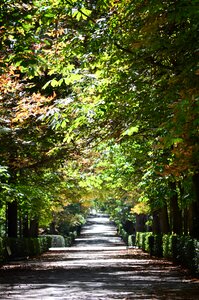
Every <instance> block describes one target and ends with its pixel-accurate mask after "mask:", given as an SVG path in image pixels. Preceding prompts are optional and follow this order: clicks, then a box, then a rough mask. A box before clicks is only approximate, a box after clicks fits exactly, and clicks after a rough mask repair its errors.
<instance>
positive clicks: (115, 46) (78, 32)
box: [0, 0, 199, 237]
mask: <svg viewBox="0 0 199 300" xmlns="http://www.w3.org/2000/svg"><path fill="white" fill-rule="evenodd" d="M198 4H199V2H198V0H194V1H184V0H178V1H159V0H155V1H144V0H139V1H138V0H134V1H131V0H128V1H124V0H121V1H114V0H103V1H91V0H85V1H81V0H69V1H68V0H56V1H55V0H53V1H46V0H42V1H37V0H32V1H21V0H18V1H13V0H9V1H7V0H5V1H3V3H2V4H1V11H0V23H1V27H0V32H1V36H2V38H1V51H0V55H1V59H0V67H1V69H0V82H1V86H0V89H1V96H0V143H1V147H0V180H1V181H0V187H1V194H2V197H1V215H2V216H3V215H4V217H2V218H3V220H4V219H5V215H6V213H5V210H6V207H8V209H7V211H8V213H7V216H8V225H7V226H8V228H9V227H10V228H12V227H13V226H15V227H16V222H17V218H18V215H19V214H18V215H17V213H16V211H17V209H18V211H19V212H20V214H21V218H22V219H23V218H26V217H27V216H28V218H30V219H31V220H35V219H36V220H37V221H38V222H39V225H40V226H44V225H46V226H47V224H49V223H50V222H51V221H52V219H53V218H54V216H55V213H57V214H60V211H65V210H66V208H67V206H68V209H69V206H70V205H73V204H74V203H76V204H77V203H78V205H79V206H78V207H82V209H83V210H84V209H86V208H88V207H89V206H91V205H92V203H93V201H94V202H95V201H98V202H99V203H100V202H102V203H103V204H102V205H103V206H104V205H107V207H109V209H110V207H112V208H111V210H112V212H113V211H114V209H115V212H116V211H117V210H118V209H119V211H121V207H123V206H124V207H126V208H127V211H128V213H127V215H128V216H127V215H126V217H127V218H129V219H132V214H135V215H139V214H142V213H143V214H146V212H147V214H149V215H151V216H153V220H154V222H155V220H157V216H158V218H159V222H160V221H161V220H164V222H163V223H164V224H163V225H162V228H161V231H162V232H167V231H171V232H175V233H178V232H181V233H182V232H184V233H187V232H189V233H190V234H191V235H193V236H194V237H198V233H197V232H199V230H198V228H199V222H198V221H197V220H198V218H197V214H198V212H199V190H198V182H199V173H198V172H199V170H198V160H199V157H198V153H199V151H198V150H199V149H198V147H199V146H198V144H199V143H198V130H199V127H198V126H199V105H198V103H199V102H198V100H199V99H198V86H199V84H198V83H199V82H198V75H199V70H198V54H199V53H198V49H199V47H198V46H199V45H198V23H199V22H198V20H199V15H198V14H199V11H198ZM111 203H112V204H111ZM113 207H115V208H114V209H113ZM122 209H123V208H122ZM78 210H79V208H78V209H77V211H78ZM14 211H15V213H14ZM71 211H73V210H71ZM13 214H14V215H15V221H16V222H15V224H14V225H13V224H12V222H11V224H10V223H9V219H10V218H13ZM125 214H126V213H125ZM174 215H175V216H178V218H177V217H176V218H174ZM177 219H178V224H177V223H175V222H176V220H177ZM132 220H133V219H132ZM160 223H161V222H160ZM156 227H157V226H155V224H154V228H156ZM154 230H155V229H154ZM8 232H9V230H8ZM10 234H11V235H15V236H16V235H17V231H16V230H15V231H14V232H12V230H11V232H10Z"/></svg>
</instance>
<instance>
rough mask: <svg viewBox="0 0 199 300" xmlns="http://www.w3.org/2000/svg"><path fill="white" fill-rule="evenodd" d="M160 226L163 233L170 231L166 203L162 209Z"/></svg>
mask: <svg viewBox="0 0 199 300" xmlns="http://www.w3.org/2000/svg"><path fill="white" fill-rule="evenodd" d="M160 228H161V233H163V234H167V233H169V232H170V226H169V218H168V210H167V204H164V206H163V207H161V209H160Z"/></svg>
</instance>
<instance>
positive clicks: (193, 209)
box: [189, 173, 199, 239]
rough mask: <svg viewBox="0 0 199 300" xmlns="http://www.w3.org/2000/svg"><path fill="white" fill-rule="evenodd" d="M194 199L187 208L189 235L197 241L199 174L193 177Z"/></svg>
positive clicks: (198, 225) (198, 227)
mask: <svg viewBox="0 0 199 300" xmlns="http://www.w3.org/2000/svg"><path fill="white" fill-rule="evenodd" d="M193 188H194V194H195V199H194V201H193V202H192V203H191V205H190V207H189V234H190V236H191V237H193V238H196V239H199V173H196V174H195V175H194V176H193Z"/></svg>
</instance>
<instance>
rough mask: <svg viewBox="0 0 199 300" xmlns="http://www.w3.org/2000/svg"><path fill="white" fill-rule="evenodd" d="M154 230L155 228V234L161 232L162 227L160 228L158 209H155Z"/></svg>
mask: <svg viewBox="0 0 199 300" xmlns="http://www.w3.org/2000/svg"><path fill="white" fill-rule="evenodd" d="M152 230H153V233H154V234H160V233H161V229H160V215H159V211H158V210H155V211H153V224H152Z"/></svg>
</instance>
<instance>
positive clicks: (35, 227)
mask: <svg viewBox="0 0 199 300" xmlns="http://www.w3.org/2000/svg"><path fill="white" fill-rule="evenodd" d="M38 233H39V223H38V220H37V219H34V220H31V221H30V230H29V237H38Z"/></svg>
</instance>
